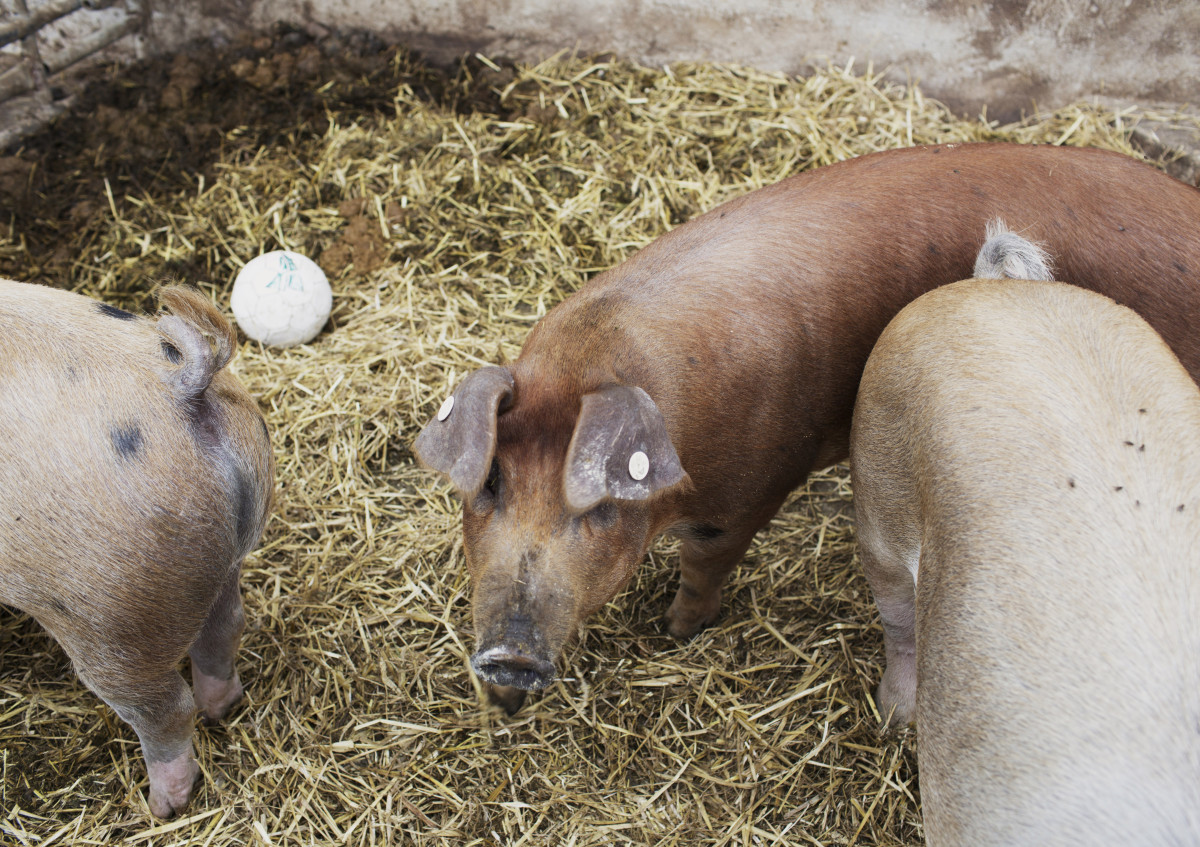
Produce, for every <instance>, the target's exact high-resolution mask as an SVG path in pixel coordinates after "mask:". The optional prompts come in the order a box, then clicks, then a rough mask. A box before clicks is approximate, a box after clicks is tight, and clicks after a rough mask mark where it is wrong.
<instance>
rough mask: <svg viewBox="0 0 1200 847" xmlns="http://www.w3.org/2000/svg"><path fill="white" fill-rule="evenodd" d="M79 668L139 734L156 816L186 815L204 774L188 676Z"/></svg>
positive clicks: (78, 665)
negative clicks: (198, 760)
mask: <svg viewBox="0 0 1200 847" xmlns="http://www.w3.org/2000/svg"><path fill="white" fill-rule="evenodd" d="M85 661H86V660H85ZM75 667H76V671H77V672H78V674H79V678H80V679H82V680H83V682H84V684H86V685H87V686H88V687H89V688H90V689H92V691H94V692H96V695H97V696H98V697H100V699H101V700H103V701H104V702H105V703H107V704H108V705H109V706H111V707H112V708H113V711H115V712H116V713H117V715H119V716H120V718H121V719H122V720H123V721H125V722H126V723H127V724H129V725H130V726H131V727H133V730H134V732H136V733H137V736H138V740H139V741H140V742H141V745H142V755H143V756H145V758H146V771H147V773H148V774H149V777H150V798H149V800H150V811H151V813H152V814H153V815H154V816H155V817H159V818H169V817H173V816H174V815H176V814H177V813H178V812H180V811H182V810H183V808H184V807H185V806H186V805H187V804H188V800H190V799H191V796H192V785H193V784H194V783H195V782H196V777H198V776H199V775H200V767H199V765H197V764H196V760H195V758H194V756H193V755H192V722H193V718H194V716H195V714H196V704H195V702H194V701H193V699H192V692H191V690H190V689H189V688H188V686H187V683H185V682H184V681H183V677H181V676H180V675H179V672H178V671H176V670H174V669H172V670H170V671H168V672H163V673H159V674H157V675H155V676H149V677H143V676H138V677H136V678H135V677H132V676H131V675H129V674H126V673H122V672H112V671H110V670H109V669H108V668H105V667H97V666H95V665H92V664H84V663H81V662H80V661H79V660H76V661H75Z"/></svg>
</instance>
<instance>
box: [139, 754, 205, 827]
mask: <svg viewBox="0 0 1200 847" xmlns="http://www.w3.org/2000/svg"><path fill="white" fill-rule="evenodd" d="M146 771H147V773H149V775H150V813H151V814H153V815H154V816H155V817H156V818H173V817H175V815H177V814H178V813H179V812H181V811H183V808H184V807H185V806H186V805H187V804H188V800H190V799H191V796H192V786H193V785H194V784H195V782H196V777H198V776H200V766H199V765H197V764H196V760H195V759H193V758H192V754H191V751H190V750H189V751H188V752H187V753H184V754H183V755H182V756H180V757H179V758H177V759H172V760H171V761H169V762H146Z"/></svg>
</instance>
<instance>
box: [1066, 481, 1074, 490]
mask: <svg viewBox="0 0 1200 847" xmlns="http://www.w3.org/2000/svg"><path fill="white" fill-rule="evenodd" d="M1074 487H1075V480H1073V479H1068V480H1067V488H1074Z"/></svg>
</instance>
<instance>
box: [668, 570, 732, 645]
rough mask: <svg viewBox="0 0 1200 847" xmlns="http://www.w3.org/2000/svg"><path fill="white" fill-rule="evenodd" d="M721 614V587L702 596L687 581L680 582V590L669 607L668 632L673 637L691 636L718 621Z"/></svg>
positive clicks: (683, 637)
mask: <svg viewBox="0 0 1200 847" xmlns="http://www.w3.org/2000/svg"><path fill="white" fill-rule="evenodd" d="M720 616H721V589H720V588H717V589H716V590H715V591H710V592H708V594H707V596H702V595H701V594H700V592H699V591H697V590H696V589H695V588H692V587H691V586H690V585H688V584H687V583H680V585H679V591H678V592H677V593H676V594H675V599H674V600H673V601H672V602H671V607H670V608H669V609H667V632H668V633H669V634H670V636H671V637H672V638H678V639H681V640H682V639H685V638H691V637H692V636H693V635H695V634H696V633H698V632H699V631H700V630H702V629H704V628H705V627H708V626H710V625H712V624H713V623H715V622H716V620H717V618H719V617H720Z"/></svg>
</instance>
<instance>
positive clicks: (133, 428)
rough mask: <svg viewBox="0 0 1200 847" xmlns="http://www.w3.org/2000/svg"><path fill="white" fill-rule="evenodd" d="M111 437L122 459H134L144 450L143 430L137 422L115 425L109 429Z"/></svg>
mask: <svg viewBox="0 0 1200 847" xmlns="http://www.w3.org/2000/svg"><path fill="white" fill-rule="evenodd" d="M109 437H110V438H112V443H113V446H114V447H116V448H117V455H118V456H120V457H121V458H122V459H133V458H135V457H136V456H137V455H138V453H140V452H141V450H142V430H141V427H139V426H138V425H137V424H124V425H121V426H114V427H112V428H111V429H110V430H109Z"/></svg>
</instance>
